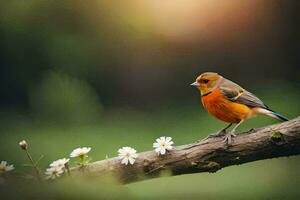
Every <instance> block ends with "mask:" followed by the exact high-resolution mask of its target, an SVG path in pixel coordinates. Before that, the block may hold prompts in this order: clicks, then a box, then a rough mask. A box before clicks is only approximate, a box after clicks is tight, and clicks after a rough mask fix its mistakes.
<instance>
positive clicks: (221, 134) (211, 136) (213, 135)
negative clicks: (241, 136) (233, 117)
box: [203, 123, 232, 140]
mask: <svg viewBox="0 0 300 200" xmlns="http://www.w3.org/2000/svg"><path fill="white" fill-rule="evenodd" d="M231 125H232V123H230V124H228V125H227V126H226V127H225V128H222V129H221V130H220V131H218V132H217V133H213V134H210V135H208V136H207V137H206V138H204V139H203V140H206V139H208V138H214V137H219V136H223V135H225V134H226V130H227V129H228V128H229V127H230V126H231Z"/></svg>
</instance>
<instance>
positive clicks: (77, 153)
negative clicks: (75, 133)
mask: <svg viewBox="0 0 300 200" xmlns="http://www.w3.org/2000/svg"><path fill="white" fill-rule="evenodd" d="M90 150H91V147H82V148H77V149H74V150H73V151H72V152H71V154H70V157H72V158H74V157H84V156H86V157H87V154H88V152H90Z"/></svg>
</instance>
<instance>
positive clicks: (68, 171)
mask: <svg viewBox="0 0 300 200" xmlns="http://www.w3.org/2000/svg"><path fill="white" fill-rule="evenodd" d="M65 168H66V170H67V173H68V175H69V176H70V175H71V173H70V167H69V163H66V164H65Z"/></svg>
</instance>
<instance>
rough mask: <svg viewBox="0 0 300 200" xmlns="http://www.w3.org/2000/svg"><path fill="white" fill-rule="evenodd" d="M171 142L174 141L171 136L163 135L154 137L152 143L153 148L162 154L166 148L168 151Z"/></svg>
mask: <svg viewBox="0 0 300 200" xmlns="http://www.w3.org/2000/svg"><path fill="white" fill-rule="evenodd" d="M172 144H174V142H173V141H172V138H171V137H165V136H163V137H160V138H157V139H156V142H155V143H153V148H155V152H157V153H158V154H161V155H164V154H166V151H167V150H168V151H169V150H171V149H172V148H173V147H172Z"/></svg>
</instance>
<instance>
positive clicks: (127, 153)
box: [118, 147, 138, 165]
mask: <svg viewBox="0 0 300 200" xmlns="http://www.w3.org/2000/svg"><path fill="white" fill-rule="evenodd" d="M118 153H119V158H120V159H121V163H122V164H125V165H128V161H129V163H130V164H131V165H133V163H134V162H135V159H136V158H137V157H138V155H137V153H136V150H135V149H134V148H131V147H122V148H121V149H119V150H118Z"/></svg>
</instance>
